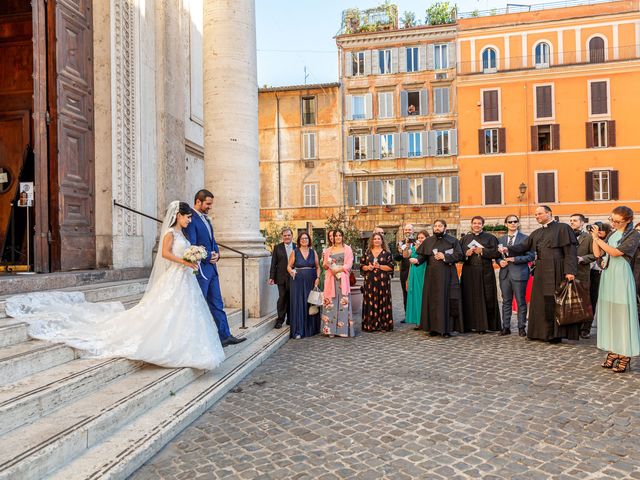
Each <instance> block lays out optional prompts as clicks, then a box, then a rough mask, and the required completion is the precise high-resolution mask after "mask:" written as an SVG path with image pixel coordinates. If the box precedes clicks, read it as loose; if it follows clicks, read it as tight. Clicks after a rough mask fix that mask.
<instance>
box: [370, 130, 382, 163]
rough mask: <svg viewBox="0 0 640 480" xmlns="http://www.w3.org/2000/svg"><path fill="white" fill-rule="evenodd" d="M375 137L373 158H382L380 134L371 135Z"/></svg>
mask: <svg viewBox="0 0 640 480" xmlns="http://www.w3.org/2000/svg"><path fill="white" fill-rule="evenodd" d="M371 136H372V137H373V154H372V156H371V158H373V159H376V160H379V159H380V135H378V134H376V135H371Z"/></svg>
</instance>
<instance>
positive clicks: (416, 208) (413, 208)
mask: <svg viewBox="0 0 640 480" xmlns="http://www.w3.org/2000/svg"><path fill="white" fill-rule="evenodd" d="M411 210H413V211H414V212H419V211H420V207H419V206H418V205H414V206H413V207H411Z"/></svg>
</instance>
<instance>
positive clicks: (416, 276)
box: [402, 230, 429, 330]
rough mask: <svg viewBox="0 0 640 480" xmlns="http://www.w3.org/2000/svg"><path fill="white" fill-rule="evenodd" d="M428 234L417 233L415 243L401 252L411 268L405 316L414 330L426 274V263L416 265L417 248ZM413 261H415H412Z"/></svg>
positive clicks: (420, 310)
mask: <svg viewBox="0 0 640 480" xmlns="http://www.w3.org/2000/svg"><path fill="white" fill-rule="evenodd" d="M428 236H429V233H428V232H427V231H426V230H422V231H421V232H420V233H418V237H417V239H416V243H415V244H413V245H411V246H409V247H407V248H405V249H404V250H403V252H402V256H403V257H405V258H406V257H409V259H410V260H409V262H411V268H410V269H409V280H408V282H407V283H408V285H407V313H406V315H405V322H406V323H413V324H414V325H416V327H415V330H420V327H419V325H420V314H421V313H422V288H423V286H424V277H425V274H426V273H427V262H424V263H423V264H422V265H416V264H417V263H418V255H417V254H416V250H417V248H418V247H419V246H420V244H421V243H422V242H424V241H425V240H426V239H427V237H428ZM414 259H415V260H414Z"/></svg>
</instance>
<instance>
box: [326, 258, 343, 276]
mask: <svg viewBox="0 0 640 480" xmlns="http://www.w3.org/2000/svg"><path fill="white" fill-rule="evenodd" d="M329 268H330V269H331V272H332V273H333V274H334V275H335V277H336V278H337V279H338V280H340V277H342V273H343V269H342V265H340V264H338V263H336V262H335V260H334V259H333V258H329Z"/></svg>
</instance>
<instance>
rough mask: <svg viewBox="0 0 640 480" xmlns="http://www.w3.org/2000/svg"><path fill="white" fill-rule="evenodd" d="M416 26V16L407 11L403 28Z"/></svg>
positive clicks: (403, 19)
mask: <svg viewBox="0 0 640 480" xmlns="http://www.w3.org/2000/svg"><path fill="white" fill-rule="evenodd" d="M415 26H416V14H415V13H413V12H410V11H405V12H404V15H403V16H402V27H403V28H411V27H415Z"/></svg>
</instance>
